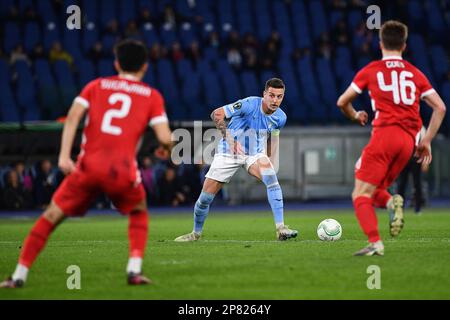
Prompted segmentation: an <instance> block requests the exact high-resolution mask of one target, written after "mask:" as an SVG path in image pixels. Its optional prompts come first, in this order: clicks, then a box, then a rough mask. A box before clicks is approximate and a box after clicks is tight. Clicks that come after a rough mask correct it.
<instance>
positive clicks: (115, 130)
mask: <svg viewBox="0 0 450 320" xmlns="http://www.w3.org/2000/svg"><path fill="white" fill-rule="evenodd" d="M117 102H121V103H122V105H121V107H120V109H110V110H108V111H106V112H105V115H104V116H103V121H102V127H101V131H102V132H104V133H108V134H112V135H115V136H120V135H121V134H122V128H120V127H118V126H113V125H112V124H111V121H112V119H114V118H117V119H123V118H125V117H126V116H127V115H128V113H129V112H130V107H131V98H130V96H128V95H126V94H123V93H113V94H112V95H110V96H109V98H108V103H109V104H110V105H114V104H116V103H117Z"/></svg>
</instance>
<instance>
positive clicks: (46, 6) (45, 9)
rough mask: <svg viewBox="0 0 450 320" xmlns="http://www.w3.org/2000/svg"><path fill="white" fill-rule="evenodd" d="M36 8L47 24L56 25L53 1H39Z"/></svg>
mask: <svg viewBox="0 0 450 320" xmlns="http://www.w3.org/2000/svg"><path fill="white" fill-rule="evenodd" d="M91 2H94V1H91ZM36 6H37V12H38V14H39V16H40V17H41V18H42V20H43V22H44V23H45V24H47V23H49V22H53V23H56V21H57V19H56V15H55V10H54V9H53V5H52V3H51V0H39V1H37V3H36Z"/></svg>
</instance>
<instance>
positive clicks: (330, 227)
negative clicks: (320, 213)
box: [317, 219, 342, 241]
mask: <svg viewBox="0 0 450 320" xmlns="http://www.w3.org/2000/svg"><path fill="white" fill-rule="evenodd" d="M317 235H318V236H319V239H320V240H322V241H337V240H339V239H340V238H341V236H342V227H341V225H340V224H339V222H337V221H336V220H334V219H325V220H323V221H322V222H321V223H319V226H318V227H317Z"/></svg>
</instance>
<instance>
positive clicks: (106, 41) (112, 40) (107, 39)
mask: <svg viewBox="0 0 450 320" xmlns="http://www.w3.org/2000/svg"><path fill="white" fill-rule="evenodd" d="M116 42H117V39H116V37H115V36H113V35H111V34H106V35H104V36H103V37H102V45H103V50H104V51H105V52H107V53H111V55H112V52H113V48H114V45H115V44H116Z"/></svg>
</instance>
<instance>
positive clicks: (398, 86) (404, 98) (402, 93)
mask: <svg viewBox="0 0 450 320" xmlns="http://www.w3.org/2000/svg"><path fill="white" fill-rule="evenodd" d="M412 77H413V74H412V73H411V72H409V71H402V72H400V76H399V75H398V73H397V71H392V72H391V84H390V85H386V83H385V81H384V76H383V73H382V72H378V73H377V79H378V86H379V87H380V89H381V90H382V91H385V92H388V91H392V95H393V98H394V103H395V104H400V101H401V102H402V103H403V104H405V105H408V106H411V105H413V104H414V101H415V100H416V85H415V84H414V82H412V81H411V80H407V79H406V78H412ZM406 88H410V96H409V97H408V95H407V93H406Z"/></svg>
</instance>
